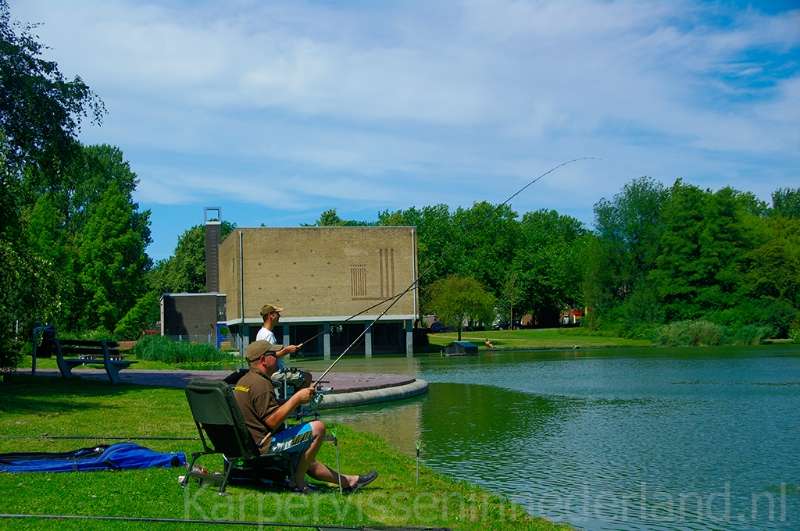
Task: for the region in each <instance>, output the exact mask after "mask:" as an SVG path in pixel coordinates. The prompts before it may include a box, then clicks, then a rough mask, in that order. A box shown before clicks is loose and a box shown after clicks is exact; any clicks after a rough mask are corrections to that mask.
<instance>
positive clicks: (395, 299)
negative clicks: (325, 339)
mask: <svg viewBox="0 0 800 531" xmlns="http://www.w3.org/2000/svg"><path fill="white" fill-rule="evenodd" d="M581 160H599V157H578V158H575V159H570V160H567V161H564V162H562V163H560V164H557V165H555V166H553V167H552V168H550V169H549V170H547V171H545V172H544V173H542V174H540V175H538V176H536V177H535V178H534V179H532V180H531V181H529V182H528V183H527V184H525V186H523V187H522V188H520V189H519V190H517V191H516V192H514V193H513V194H511V195H510V196H508V198H507V199H506V200H505V201H503V202H502V203H499V204H498V205H497V207H498V208H499V207H501V206H503V205H506V204H508V203H509V202H511V200H512V199H514V198H515V197H516V196H518V195H519V194H521V193H522V192H524V191H525V190H526V189H527V188H529V187H530V186H532V185H533V184H536V183H537V182H538V181H540V180H541V179H543V178H544V177H545V176H547V175H550V174H551V173H553V172H554V171H556V170H558V169H559V168H563V167H564V166H567V165H568V164H572V163H574V162H578V161H581ZM432 266H433V264H432V263H430V264H428V267H427V268H425V270H424V271H423V272H422V273H420V274H419V275H417V277H416V278H415V279H414V280H413V281H412V282H411V284H409V286H408V287H407V288H406V289H404V290H403V291H401V292H399V293H398V294H396V295H393V296H391V297H389V298H388V299H384V300H382V301H379V302H377V303H376V304H373V305H372V306H370V307H369V308H366V309H364V310H362V311H360V312H359V313H357V314H355V315H353V316H351V317H349V318H347V319H346V320H345V321H344V322H346V321H349V320H351V319H353V318H355V317H356V316H358V315H361V314H363V313H365V312H367V311H369V310H371V309H373V308H375V307H377V306H380V305H381V304H383V303H385V302H389V301H392V303H391V304H390V305H389V306H387V307H386V309H384V310H383V312H381V313H380V315H378V316H377V317H376V318H375V319H374V320H373V321H372V322H371V323H370V324H369V325H367V326H366V327H364V330H363V331H362V332H361V333H360V334H359V335H358V337H356V339H355V340H354V341H353V342H352V343H350V344H349V345H348V346H347V348H345V349H344V351H342V353H341V354H339V356H338V357H337V358H336V359H335V360H333V363H331V364H330V366H328V368H327V369H325V372H323V373H322V375H321V376H320V377H319V378H317V381H316V382H315V383H314V388H315V389H316V388H317V387H318V386H319V384H320V383H321V381H322V379H323V378H325V376H327V374H328V373H329V372H330V371H331V370H332V369H333V367H334V366H335V365H336V364H337V363H339V360H341V359H342V358H343V357H344V355H345V354H347V353H348V352H349V351H350V349H351V348H353V346H354V345H355V344H356V343H358V341H359V340H360V339H361V338H362V337H364V335H365V334H366V333H367V332H368V331H369V330H370V329H371V328H372V327H373V325H374V324H375V323H377V322H378V320H379V319H380V318H381V317H383V316H384V315H386V313H387V312H388V311H389V310H390V309H391V308H392V306H394V305H395V304H396V303H397V302H398V301H399V300H400V299H401V298H402V297H403V295H405V294H406V293H408V292H409V291H411V290H412V289H414V287H415V286H417V285H418V284H419V281H420V280H421V279H422V278H423V277H424V276H425V275H427V274H428V273H430V271H431V269H432ZM322 333H323V332H320V333H318V334H316V335H315V336H313V337H312V338H311V339H307V340H305V341H304V342H303V343H300V346H302V345H303V344H305V343H307V342H309V341H311V340H313V339H315V338H317V337H319V336H320V335H321V334H322Z"/></svg>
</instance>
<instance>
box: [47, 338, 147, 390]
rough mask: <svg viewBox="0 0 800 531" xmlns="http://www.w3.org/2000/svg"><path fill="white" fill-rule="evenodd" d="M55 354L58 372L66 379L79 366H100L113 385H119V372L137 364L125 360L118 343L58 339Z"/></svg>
mask: <svg viewBox="0 0 800 531" xmlns="http://www.w3.org/2000/svg"><path fill="white" fill-rule="evenodd" d="M55 352H56V361H57V363H58V370H60V371H61V376H63V377H64V378H69V377H70V376H72V369H74V368H75V367H77V366H79V365H100V366H102V367H104V368H105V370H106V374H108V379H109V380H110V381H111V383H119V371H121V370H122V369H127V368H128V367H130V366H131V365H132V364H134V363H136V362H135V361H133V360H126V359H123V357H124V355H123V354H122V353H121V352H120V350H119V344H118V343H117V342H116V341H108V340H101V341H90V340H82V339H56V340H55Z"/></svg>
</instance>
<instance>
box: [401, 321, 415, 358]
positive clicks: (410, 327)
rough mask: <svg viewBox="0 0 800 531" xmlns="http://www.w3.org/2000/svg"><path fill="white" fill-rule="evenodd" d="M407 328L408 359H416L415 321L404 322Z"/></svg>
mask: <svg viewBox="0 0 800 531" xmlns="http://www.w3.org/2000/svg"><path fill="white" fill-rule="evenodd" d="M403 322H404V324H405V326H406V357H408V358H413V357H414V321H412V320H410V319H409V320H406V321H403Z"/></svg>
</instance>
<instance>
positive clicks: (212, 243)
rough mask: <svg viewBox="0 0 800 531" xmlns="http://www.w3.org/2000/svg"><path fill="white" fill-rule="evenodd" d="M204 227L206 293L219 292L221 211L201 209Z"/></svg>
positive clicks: (217, 208) (214, 208)
mask: <svg viewBox="0 0 800 531" xmlns="http://www.w3.org/2000/svg"><path fill="white" fill-rule="evenodd" d="M203 217H204V218H205V220H204V221H205V227H206V292H208V293H217V292H218V291H219V238H220V229H221V228H222V209H221V208H220V207H206V208H204V209H203Z"/></svg>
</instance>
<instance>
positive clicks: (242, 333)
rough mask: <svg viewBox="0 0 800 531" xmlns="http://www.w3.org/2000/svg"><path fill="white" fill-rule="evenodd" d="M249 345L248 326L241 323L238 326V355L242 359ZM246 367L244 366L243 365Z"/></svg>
mask: <svg viewBox="0 0 800 531" xmlns="http://www.w3.org/2000/svg"><path fill="white" fill-rule="evenodd" d="M249 344H250V326H248V325H246V324H244V323H242V324H240V325H239V354H241V356H242V361H245V359H244V351H245V350H247V345H249ZM245 365H246V364H245Z"/></svg>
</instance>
